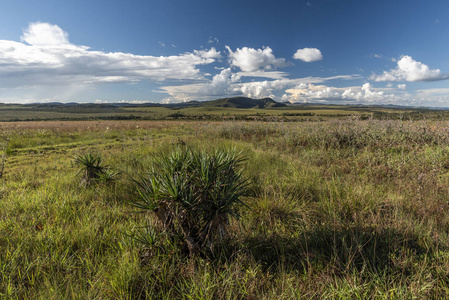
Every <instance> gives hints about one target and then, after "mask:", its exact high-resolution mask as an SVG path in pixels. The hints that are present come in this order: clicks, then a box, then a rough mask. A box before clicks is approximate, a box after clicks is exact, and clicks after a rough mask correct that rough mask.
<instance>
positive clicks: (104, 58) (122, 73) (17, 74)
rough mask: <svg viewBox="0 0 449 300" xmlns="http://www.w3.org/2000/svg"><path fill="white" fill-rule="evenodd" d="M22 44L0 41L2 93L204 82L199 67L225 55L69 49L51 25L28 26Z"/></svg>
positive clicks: (71, 46)
mask: <svg viewBox="0 0 449 300" xmlns="http://www.w3.org/2000/svg"><path fill="white" fill-rule="evenodd" d="M22 41H23V42H24V43H20V42H15V41H9V40H0V76H1V77H2V78H3V79H2V81H1V82H0V88H2V87H3V88H14V87H24V86H27V87H33V86H42V85H51V86H57V85H61V86H64V85H65V86H68V85H70V86H73V85H78V86H80V85H86V84H92V83H111V82H115V83H116V82H136V81H142V80H151V81H164V80H188V81H192V80H200V81H204V80H206V79H205V74H203V73H202V72H201V71H200V70H199V69H198V68H197V66H199V65H206V64H210V63H213V62H214V61H216V59H218V58H219V57H220V56H221V54H220V52H219V51H217V50H216V49H215V48H211V49H209V50H198V51H197V50H195V51H193V53H182V54H179V55H173V56H159V57H156V56H150V55H134V54H131V53H122V52H102V51H92V50H89V48H88V47H85V46H78V45H74V44H71V43H70V42H69V40H68V34H67V33H66V32H64V31H63V30H62V29H61V28H59V27H58V26H57V25H51V24H48V23H32V24H30V26H29V27H28V28H27V29H26V30H25V31H24V34H23V36H22Z"/></svg>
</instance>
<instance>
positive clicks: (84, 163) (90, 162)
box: [74, 153, 118, 185]
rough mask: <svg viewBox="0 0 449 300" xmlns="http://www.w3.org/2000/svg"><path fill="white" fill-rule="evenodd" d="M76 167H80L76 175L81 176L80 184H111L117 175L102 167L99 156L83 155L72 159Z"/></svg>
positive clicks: (107, 167)
mask: <svg viewBox="0 0 449 300" xmlns="http://www.w3.org/2000/svg"><path fill="white" fill-rule="evenodd" d="M74 162H75V164H76V165H78V166H80V169H79V171H78V174H82V181H81V183H82V184H85V185H90V184H91V183H93V182H96V181H105V182H111V181H114V180H115V176H116V175H118V173H116V172H113V171H111V169H110V168H109V166H104V165H103V158H102V157H101V154H92V153H85V154H82V155H80V156H75V157H74Z"/></svg>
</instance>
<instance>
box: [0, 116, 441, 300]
mask: <svg viewBox="0 0 449 300" xmlns="http://www.w3.org/2000/svg"><path fill="white" fill-rule="evenodd" d="M110 124H111V123H108V126H111V125H110ZM38 125H39V126H41V127H42V126H43V125H42V124H38ZM448 125H449V123H448V122H446V121H439V122H433V121H413V122H411V121H410V122H409V121H400V120H398V121H375V120H366V121H361V120H353V119H351V120H347V121H326V122H301V123H257V122H255V123H245V122H232V123H231V122H230V123H180V122H178V123H169V124H168V125H167V124H166V123H148V124H146V125H145V124H143V123H137V122H128V123H126V122H123V123H121V125H117V126H118V127H116V128H114V132H113V134H103V131H104V129H105V128H106V127H107V126H106V123H102V122H100V123H99V125H98V126H96V127H98V128H102V129H101V130H99V129H96V127H95V126H94V127H95V128H94V127H91V128H89V129H88V128H87V127H85V128H83V129H82V130H78V129H77V126H75V125H73V124H72V125H71V126H73V128H70V129H67V128H64V129H62V128H61V129H58V128H57V127H51V131H49V132H47V133H46V134H48V135H47V136H46V137H43V136H42V138H41V139H42V140H41V141H40V140H39V138H38V137H36V138H35V140H34V141H33V140H32V139H31V140H30V141H28V139H22V137H24V136H30V137H31V136H33V133H36V134H37V130H47V129H45V128H38V129H32V128H26V129H23V128H21V127H15V128H7V129H4V131H3V132H2V137H6V136H8V137H9V138H10V141H11V143H10V145H9V147H8V152H7V154H8V160H7V161H6V163H5V169H4V175H3V178H2V182H1V186H0V298H13V299H72V298H82V299H92V298H111V299H139V298H149V299H154V298H170V299H171V298H178V299H184V298H190V299H191V298H217V299H224V298H226V299H234V298H237V299H273V298H276V299H278V298H279V299H292V298H301V297H302V298H320V299H326V298H327V299H335V298H362V299H365V298H376V299H377V298H388V299H391V298H398V299H402V298H447V296H448V295H447V294H448V291H449V282H448V280H447V278H448V275H449V269H448V267H447V266H448V265H449V249H448V247H449V237H448V234H447V232H448V229H449V221H448V220H449V207H448V206H449V202H448V201H447V196H448V194H449V150H448V149H449V131H448V130H447V128H449V127H448ZM52 126H53V125H52ZM83 126H84V125H83ZM136 126H139V128H136ZM143 127H144V128H145V129H142V128H143ZM110 130H112V127H111V128H110ZM24 132H26V133H24ZM70 133H76V139H75V140H76V142H77V143H78V144H77V143H75V144H74V143H73V140H72V141H70V140H69V138H68V136H69V135H70ZM58 136H62V137H64V138H61V139H59V140H58ZM52 139H53V140H54V141H57V142H54V143H53V142H52ZM179 140H182V141H183V142H184V143H185V144H186V146H185V147H192V148H193V149H198V150H201V151H203V150H204V151H206V152H208V153H211V152H213V151H214V149H216V148H220V147H221V148H226V147H228V148H229V147H234V148H235V149H237V151H241V153H242V154H243V155H244V156H245V157H247V160H246V161H244V162H242V168H243V170H244V171H243V174H242V176H243V175H244V176H245V178H248V179H249V180H250V182H251V188H252V189H254V193H253V194H252V195H250V196H246V197H243V198H242V201H244V202H245V203H246V206H236V207H235V209H236V213H238V214H239V215H240V218H239V220H238V221H237V220H234V219H229V224H228V226H227V233H228V237H227V239H224V240H222V241H217V242H216V243H215V247H214V249H215V250H214V254H213V255H196V256H195V257H189V256H186V255H185V254H184V253H183V251H184V246H183V243H179V242H176V240H172V239H168V238H166V237H164V236H162V237H159V236H158V234H161V233H160V232H158V231H151V230H147V231H145V229H144V228H148V224H152V223H153V222H154V217H153V216H151V215H150V214H136V213H135V208H133V207H132V206H130V202H132V201H135V200H136V199H138V197H139V193H138V191H137V190H136V188H135V184H134V183H133V182H132V180H131V179H133V178H134V179H135V178H139V177H140V176H148V175H145V174H146V173H147V172H148V170H150V167H151V166H152V163H153V162H154V161H153V157H154V156H157V155H159V154H161V153H171V151H173V150H174V149H176V148H177V147H179ZM84 143H85V144H84ZM183 147H184V146H183ZM85 151H92V152H96V153H101V155H102V157H103V158H104V160H105V161H107V162H108V164H109V165H110V166H111V168H113V169H114V170H117V171H120V172H121V176H119V177H118V178H117V180H116V182H115V183H114V184H113V185H91V186H89V187H88V188H80V186H79V181H78V180H77V179H76V176H75V175H76V172H77V167H76V166H74V165H72V164H71V158H72V157H73V156H75V155H76V154H78V153H80V152H85ZM147 178H148V177H147ZM139 236H140V237H145V238H146V240H142V239H139V238H138V237H139Z"/></svg>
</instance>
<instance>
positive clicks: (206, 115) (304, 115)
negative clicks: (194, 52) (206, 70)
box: [0, 97, 449, 122]
mask: <svg viewBox="0 0 449 300" xmlns="http://www.w3.org/2000/svg"><path fill="white" fill-rule="evenodd" d="M351 115H359V116H360V117H361V118H365V119H368V118H371V119H401V120H420V119H444V118H446V117H448V116H449V111H446V110H434V109H425V108H409V107H397V106H364V105H319V104H290V103H279V102H276V101H274V100H272V99H270V98H263V99H251V98H245V97H234V98H223V99H217V100H212V101H205V102H198V101H191V102H185V103H175V104H126V103H117V104H91V103H90V104H77V103H67V104H62V103H47V104H26V105H25V104H24V105H19V104H0V122H1V121H38V120H61V121H67V120H173V119H180V120H211V121H214V120H215V121H218V120H247V121H252V120H259V121H271V122H276V121H282V122H296V121H320V120H325V119H329V118H340V119H344V118H347V117H348V116H351Z"/></svg>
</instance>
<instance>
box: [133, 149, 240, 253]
mask: <svg viewBox="0 0 449 300" xmlns="http://www.w3.org/2000/svg"><path fill="white" fill-rule="evenodd" d="M243 161H244V158H243V157H242V156H241V154H240V153H239V152H237V151H236V150H224V149H217V150H215V151H212V152H206V151H202V150H196V149H192V148H185V147H183V148H177V149H176V150H174V151H173V152H171V153H168V154H165V155H161V156H158V157H156V158H155V159H154V162H153V165H152V167H151V172H150V173H149V174H147V175H146V176H143V177H141V178H140V179H138V180H136V183H137V186H138V190H139V195H140V197H139V199H137V200H136V201H135V202H133V204H134V205H135V206H136V207H138V208H139V209H142V210H145V211H150V212H152V213H154V215H155V216H156V217H157V219H158V220H159V221H160V222H161V223H162V225H163V228H164V229H165V230H166V231H167V233H169V234H173V235H174V236H178V237H181V238H182V239H183V242H184V243H185V244H186V245H187V248H188V250H189V253H190V255H193V254H195V253H197V252H199V251H200V249H203V247H205V246H208V247H210V248H211V249H212V248H213V246H214V243H215V242H216V241H217V240H223V239H224V238H225V237H226V236H227V225H228V224H229V220H230V218H231V217H238V208H239V207H240V206H242V205H244V203H243V202H242V201H241V198H242V196H244V195H246V194H247V192H248V188H247V187H248V185H247V181H246V180H245V179H244V178H243V175H242V172H241V167H242V162H243Z"/></svg>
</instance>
